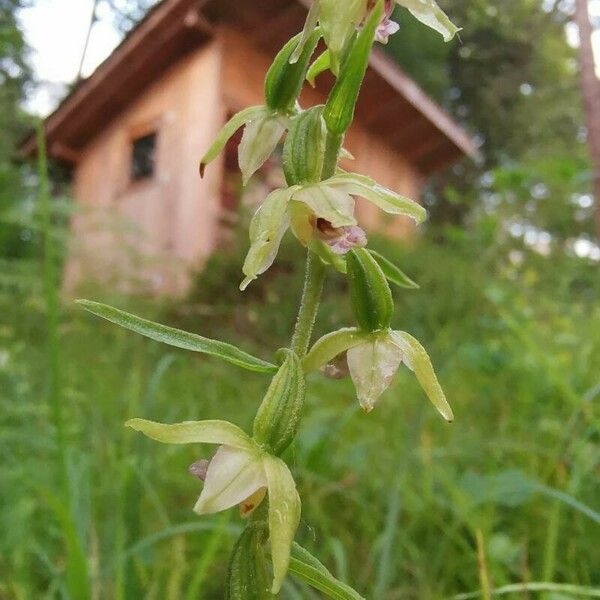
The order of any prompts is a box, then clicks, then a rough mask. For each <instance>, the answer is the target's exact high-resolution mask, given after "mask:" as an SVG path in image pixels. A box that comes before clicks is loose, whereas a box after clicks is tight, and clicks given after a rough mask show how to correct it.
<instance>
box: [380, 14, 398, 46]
mask: <svg viewBox="0 0 600 600" xmlns="http://www.w3.org/2000/svg"><path fill="white" fill-rule="evenodd" d="M399 29H400V25H398V23H396V21H392V20H391V19H389V18H388V17H384V18H383V19H382V20H381V23H379V25H378V26H377V30H376V31H375V39H376V40H377V41H378V42H379V43H380V44H387V43H388V40H389V38H390V35H394V34H395V33H396V32H397V31H398V30H399Z"/></svg>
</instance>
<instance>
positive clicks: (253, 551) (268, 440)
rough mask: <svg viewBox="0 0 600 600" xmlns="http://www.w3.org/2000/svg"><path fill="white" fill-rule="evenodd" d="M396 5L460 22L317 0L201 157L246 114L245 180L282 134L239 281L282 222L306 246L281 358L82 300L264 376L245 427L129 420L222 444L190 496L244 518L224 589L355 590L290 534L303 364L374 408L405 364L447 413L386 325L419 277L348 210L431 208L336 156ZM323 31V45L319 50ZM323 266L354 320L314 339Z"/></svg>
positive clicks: (388, 2) (444, 23)
mask: <svg viewBox="0 0 600 600" xmlns="http://www.w3.org/2000/svg"><path fill="white" fill-rule="evenodd" d="M396 4H399V5H401V6H403V7H405V8H406V9H408V11H410V12H411V13H412V14H413V15H414V16H415V17H416V18H417V19H419V20H420V21H422V22H423V23H425V24H426V25H428V26H430V27H432V28H433V29H435V30H436V31H438V32H439V33H440V34H441V35H442V36H443V37H444V39H445V40H449V39H451V38H452V37H453V36H454V34H455V33H456V32H457V31H458V29H457V28H456V27H455V26H454V25H453V24H452V23H451V22H450V20H449V19H448V17H447V16H446V15H445V14H444V13H443V12H442V10H441V9H440V8H439V7H438V5H437V4H436V2H435V1H434V0H395V2H394V1H392V0H385V1H384V0H378V1H376V0H315V1H314V2H313V4H312V6H311V8H310V10H309V13H308V17H307V20H306V25H305V27H304V30H303V31H302V32H300V33H299V34H298V35H297V36H295V37H294V38H292V39H291V40H290V41H289V42H288V43H287V44H286V45H285V46H284V47H283V48H282V49H281V51H280V52H279V54H278V55H277V56H276V58H275V60H274V62H273V64H272V66H271V67H270V69H269V71H268V72H267V75H266V79H265V104H264V105H263V106H256V107H251V108H247V109H245V110H243V111H241V112H240V113H238V114H237V115H235V116H234V117H233V118H232V119H231V120H230V121H229V122H228V123H227V124H226V125H225V126H224V127H223V129H222V130H221V132H220V133H219V134H218V136H217V138H216V140H215V142H214V143H213V145H212V146H211V147H210V148H209V150H208V151H207V153H206V155H205V156H204V157H203V158H202V161H201V165H200V172H201V174H203V173H204V170H205V168H206V166H207V165H208V163H210V162H211V161H212V160H213V159H214V158H215V157H216V156H218V154H219V153H220V152H221V151H222V150H223V148H224V147H225V145H226V143H227V141H228V140H229V139H230V137H231V136H232V135H233V134H234V133H235V132H236V131H237V130H238V129H239V128H240V127H242V126H243V127H244V132H243V137H242V140H241V142H240V145H239V165H240V169H241V171H242V176H243V180H244V182H247V181H248V180H249V178H250V177H251V176H252V175H253V173H255V172H256V171H257V169H259V168H260V167H261V165H263V163H264V162H265V161H266V160H267V159H268V158H269V156H270V155H271V154H272V153H273V151H274V150H275V148H276V146H277V145H278V144H279V143H280V141H281V139H282V137H283V136H284V135H285V141H284V146H283V170H284V174H285V179H286V183H287V187H285V188H282V189H277V190H275V191H273V192H272V193H270V194H269V195H268V196H267V197H266V198H265V200H264V201H263V202H262V204H261V205H260V207H259V208H258V210H257V211H256V214H255V215H254V217H253V218H252V221H251V224H250V232H249V236H250V248H249V250H248V254H247V256H246V259H245V261H244V264H243V267H242V271H243V274H244V277H243V280H242V283H241V285H240V288H241V289H242V290H244V289H245V288H246V287H247V286H248V285H250V284H251V283H252V281H253V280H254V279H256V278H257V277H259V276H260V274H261V273H263V272H264V271H266V270H267V269H268V268H269V267H270V266H271V265H272V264H273V262H274V261H275V260H276V257H277V252H278V248H279V245H280V242H281V240H282V238H283V236H284V234H285V233H286V231H287V230H288V229H289V230H291V232H292V233H293V235H294V236H295V237H296V238H297V240H298V242H299V243H300V244H302V245H303V246H305V247H306V248H307V264H306V278H305V284H304V290H303V294H302V299H301V303H300V310H299V313H298V318H297V321H296V324H295V328H294V332H293V335H292V339H291V343H290V347H289V348H286V349H281V350H279V351H278V352H277V353H275V363H271V362H268V361H264V360H262V359H259V358H256V357H254V356H251V355H250V354H248V353H246V352H244V351H243V350H240V349H239V348H237V347H235V346H233V345H231V344H227V343H225V342H220V341H216V340H211V339H208V338H204V337H202V336H199V335H196V334H193V333H188V332H185V331H180V330H177V329H173V328H171V327H167V326H164V325H160V324H157V323H153V322H151V321H147V320H145V319H142V318H140V317H137V316H135V315H132V314H129V313H125V312H123V311H120V310H118V309H116V308H112V307H109V306H106V305H102V304H98V303H95V302H90V301H86V300H81V301H79V302H80V303H81V304H82V305H83V307H84V308H86V309H87V310H89V311H91V312H92V313H94V314H97V315H99V316H101V317H103V318H105V319H108V320H109V321H112V322H114V323H116V324H118V325H121V326H124V327H126V328H128V329H131V330H133V331H136V332H138V333H141V334H143V335H145V336H147V337H150V338H152V339H155V340H158V341H161V342H164V343H167V344H170V345H173V346H177V347H179V348H185V349H188V350H192V351H196V352H202V353H206V354H210V355H213V356H217V357H219V358H221V359H223V360H226V361H228V362H230V363H232V364H234V365H236V366H238V367H242V368H245V369H248V370H251V371H255V372H259V373H264V374H270V375H272V380H271V383H270V385H269V387H268V390H267V392H266V395H265V397H264V398H263V400H262V403H261V404H260V406H259V409H258V412H257V414H256V417H255V420H254V427H253V432H252V435H249V434H248V433H246V432H244V431H243V430H242V429H240V428H239V427H237V426H236V425H234V424H232V423H229V422H227V421H218V420H212V421H188V422H184V423H176V424H170V425H166V424H162V423H155V422H152V421H147V420H144V419H132V420H130V421H128V422H127V423H126V425H127V426H128V427H131V428H132V429H135V430H137V431H140V432H142V433H143V434H145V435H147V436H148V437H150V438H152V439H154V440H157V441H159V442H163V443H167V444H214V445H216V446H217V447H218V448H217V450H216V453H215V454H214V455H213V456H212V458H211V459H210V460H204V461H199V462H197V463H194V465H192V467H190V470H191V472H192V473H193V474H195V475H196V476H197V477H198V478H200V479H201V480H202V481H203V482H204V484H203V489H202V493H201V494H200V497H199V498H198V501H197V502H196V505H195V507H194V510H195V511H196V512H197V513H198V514H200V515H202V514H208V513H215V512H218V511H223V510H226V509H229V508H231V507H233V506H236V505H237V506H239V510H240V513H241V516H242V517H244V518H245V519H247V524H246V526H245V527H244V529H243V532H242V534H241V536H240V537H239V539H238V541H237V543H236V544H235V546H234V549H233V552H232V555H231V560H230V566H229V575H228V580H227V583H226V590H225V596H226V597H227V598H229V599H230V600H237V599H244V600H252V599H262V598H272V597H273V596H275V595H277V594H279V592H280V590H281V587H282V584H283V582H284V578H285V576H286V573H287V572H288V569H291V570H292V571H293V572H294V574H295V575H297V576H299V577H300V578H302V579H304V580H305V581H306V582H308V583H310V584H311V585H313V586H315V587H316V588H318V589H320V590H321V591H323V592H325V593H327V594H328V595H331V596H332V597H335V598H355V599H356V598H360V597H361V596H360V595H359V594H358V593H357V592H355V591H354V590H352V589H351V588H349V587H348V586H346V585H345V584H343V583H341V582H339V581H337V580H335V579H334V578H333V576H332V575H331V574H330V573H329V572H328V571H327V569H326V568H325V567H324V566H323V565H322V564H321V563H320V562H319V561H318V560H317V559H316V558H314V557H313V556H311V555H310V554H309V553H308V552H307V551H306V550H305V549H303V548H302V547H300V546H299V545H297V544H296V543H295V542H294V537H295V533H296V529H297V527H298V523H299V520H300V497H299V495H298V492H297V490H296V485H295V483H294V479H293V476H292V473H291V472H290V469H289V468H288V466H287V465H286V463H285V462H284V460H283V459H282V458H281V456H282V454H283V453H284V451H285V450H286V448H288V447H289V445H290V444H291V443H292V441H293V439H294V437H295V435H296V432H297V429H298V426H299V422H300V417H301V413H302V407H303V401H304V393H305V377H306V375H307V374H308V373H310V372H312V371H318V370H321V371H322V372H324V373H325V374H327V373H330V374H333V375H339V374H343V373H345V372H349V374H350V377H351V378H352V381H353V382H354V385H355V387H356V393H357V396H358V400H359V402H360V404H361V406H362V407H363V408H364V409H365V411H366V412H369V411H370V410H372V409H373V407H374V406H375V403H376V402H377V400H378V398H379V397H380V396H381V395H382V394H383V392H384V391H385V390H386V389H387V387H388V386H389V385H390V383H391V381H392V379H393V377H394V375H395V373H396V371H397V370H398V367H399V366H400V364H401V363H404V364H405V365H406V366H407V367H408V368H409V369H411V370H412V371H413V372H414V373H415V375H416V377H417V379H418V381H419V383H420V384H421V386H422V387H423V390H424V391H425V393H426V394H427V396H428V397H429V399H430V400H431V401H432V403H433V404H434V406H435V407H436V408H437V409H438V411H439V412H440V413H441V415H442V416H443V417H444V418H445V419H447V420H448V421H451V420H452V410H451V409H450V406H449V405H448V403H447V402H446V399H445V396H444V393H443V391H442V389H441V387H440V385H439V383H438V380H437V378H436V376H435V373H434V371H433V368H432V365H431V361H430V360H429V357H428V355H427V353H426V351H425V350H424V349H423V347H422V346H421V344H420V343H419V342H418V341H417V340H416V339H415V338H414V337H412V336H411V335H409V334H408V333H406V332H403V331H393V330H392V329H391V328H390V322H391V318H392V313H393V309H394V305H393V300H392V294H391V291H390V287H389V284H388V281H391V282H393V283H395V284H397V285H399V286H401V287H405V288H411V287H417V286H416V284H414V282H412V281H411V280H410V279H409V278H408V277H407V276H406V275H405V274H404V273H403V272H402V271H400V269H398V268H397V267H396V266H395V265H394V264H392V263H391V262H390V261H388V260H387V259H386V258H385V257H383V256H381V255H380V254H378V253H376V252H374V251H371V250H369V249H367V248H366V246H367V237H366V234H365V232H364V231H363V230H362V229H361V228H360V227H359V225H358V223H357V221H356V217H355V214H354V198H355V197H356V196H359V197H362V198H366V199H367V200H369V201H371V202H372V203H374V204H375V205H376V206H377V207H379V208H380V209H381V210H383V211H385V212H386V213H389V214H392V215H406V216H407V217H410V218H412V219H413V220H414V221H416V222H417V223H420V222H422V221H423V220H424V219H425V217H426V213H425V210H424V209H423V208H422V207H421V206H420V205H419V204H417V203H416V202H414V201H412V200H410V199H408V198H405V197H403V196H400V195H398V194H397V193H395V192H394V191H392V190H389V189H387V188H385V187H383V186H381V185H379V184H377V183H376V182H375V181H373V180H372V179H370V178H369V177H366V176H364V175H359V174H356V173H349V172H346V171H344V170H342V169H341V168H340V167H339V166H338V161H339V159H340V157H341V156H348V153H347V152H346V151H345V150H344V149H343V147H342V144H343V140H344V134H345V132H346V131H347V129H348V127H349V126H350V125H351V123H352V121H353V117H354V108H355V104H356V100H357V98H358V94H359V91H360V88H361V85H362V82H363V78H364V75H365V72H366V69H367V65H368V60H369V55H370V52H371V49H372V47H373V44H374V43H375V42H381V43H385V42H386V41H387V37H388V36H389V35H390V34H392V33H394V32H395V31H396V30H397V29H398V25H397V24H396V23H395V22H393V21H392V20H391V14H392V11H393V9H394V7H395V5H396ZM321 41H322V42H323V43H324V46H325V50H324V51H323V52H322V53H321V54H320V55H319V56H318V57H316V58H313V55H314V53H315V50H316V48H317V45H318V44H319V42H321ZM325 70H330V71H331V72H332V73H333V74H334V75H335V83H334V85H333V87H332V89H331V91H330V93H329V96H328V98H327V101H326V103H325V104H324V105H319V106H313V107H310V108H303V107H301V106H300V104H299V100H298V98H299V95H300V92H301V90H302V87H303V85H304V83H305V81H306V80H308V81H310V82H312V81H314V79H315V78H316V77H317V76H318V75H319V74H320V73H322V72H324V71H325ZM328 269H334V270H335V271H338V272H340V273H343V274H344V275H345V276H346V278H347V281H348V287H349V292H350V296H351V301H352V306H353V311H354V315H355V318H356V326H354V327H348V328H345V329H341V330H339V331H334V332H332V333H329V334H328V335H325V336H324V337H322V338H321V339H320V340H318V341H317V342H315V343H314V344H313V345H312V347H311V346H310V340H311V333H312V329H313V325H314V322H315V318H316V313H317V308H318V304H319V299H320V295H321V290H322V286H323V280H324V277H325V274H326V271H327V270H328Z"/></svg>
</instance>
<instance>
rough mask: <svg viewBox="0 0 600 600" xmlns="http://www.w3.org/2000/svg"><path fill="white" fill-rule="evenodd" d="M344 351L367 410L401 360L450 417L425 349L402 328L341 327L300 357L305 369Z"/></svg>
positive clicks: (443, 415)
mask: <svg viewBox="0 0 600 600" xmlns="http://www.w3.org/2000/svg"><path fill="white" fill-rule="evenodd" d="M344 353H345V354H346V359H347V364H348V369H349V372H350V377H351V378H352V382H353V383H354V387H355V388H356V393H357V396H358V400H359V402H360V405H361V406H362V408H363V409H364V410H365V411H366V412H370V411H371V410H373V408H374V407H375V403H376V402H377V400H378V399H379V397H380V396H381V395H382V394H383V392H385V390H387V388H388V387H389V386H390V384H391V382H392V380H393V378H394V375H395V374H396V372H397V371H398V368H399V367H400V365H401V364H402V363H404V364H405V365H406V366H407V367H408V368H409V369H410V370H411V371H413V372H414V374H415V375H416V377H417V379H418V381H419V383H420V384H421V387H422V388H423V391H424V392H425V393H426V394H427V396H428V398H429V400H430V401H431V403H432V404H433V405H434V406H435V408H436V409H437V410H438V411H439V413H440V414H441V415H442V417H444V419H446V420H447V421H453V420H454V415H453V413H452V408H450V405H449V404H448V401H447V400H446V396H445V394H444V391H443V390H442V388H441V386H440V384H439V381H438V379H437V376H436V374H435V371H434V370H433V366H432V364H431V359H430V358H429V355H428V354H427V351H426V350H425V348H423V346H422V345H421V344H420V343H419V342H418V340H416V339H415V338H414V337H413V336H412V335H410V334H408V333H406V332H405V331H393V330H391V329H386V330H382V331H376V332H365V331H361V330H360V329H357V328H353V327H352V328H346V329H340V330H339V331H335V332H333V333H330V334H328V335H325V336H323V337H322V338H321V339H320V340H318V341H317V342H316V343H315V344H314V346H313V347H312V348H311V350H310V352H309V353H308V354H307V356H306V357H305V359H304V361H303V367H304V370H305V372H307V373H308V372H309V371H313V370H317V369H320V368H322V367H324V366H325V365H327V364H329V363H331V362H332V361H334V360H335V359H336V358H337V357H339V356H340V355H343V354H344Z"/></svg>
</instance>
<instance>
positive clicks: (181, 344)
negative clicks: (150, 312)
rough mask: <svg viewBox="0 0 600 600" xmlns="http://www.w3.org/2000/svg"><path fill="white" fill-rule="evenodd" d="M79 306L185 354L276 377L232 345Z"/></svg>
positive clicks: (104, 308)
mask: <svg viewBox="0 0 600 600" xmlns="http://www.w3.org/2000/svg"><path fill="white" fill-rule="evenodd" d="M75 302H76V303H77V304H79V305H80V306H82V307H83V308H84V309H85V310H87V311H89V312H91V313H93V314H95V315H97V316H98V317H102V318H103V319H106V320H107V321H110V322H111V323H114V324H115V325H120V326H121V327H124V328H125V329H129V330H130V331H135V332H136V333H139V334H141V335H144V336H146V337H148V338H150V339H152V340H156V341H157V342H162V343H163V344H168V345H169V346H175V347H176V348H183V349H184V350H192V351H193V352H200V353H202V354H209V355H211V356H216V357H218V358H221V359H223V360H225V361H227V362H230V363H232V364H234V365H237V366H238V367H242V368H244V369H247V370H248V371H256V372H258V373H274V372H275V371H276V370H277V367H276V366H275V365H273V364H271V363H269V362H267V361H264V360H262V359H260V358H256V357H255V356H252V355H251V354H248V353H247V352H244V351H243V350H240V349H239V348H237V347H236V346H233V345H231V344H227V343H225V342H220V341H218V340H211V339H209V338H205V337H202V336H200V335H197V334H195V333H189V332H188V331H182V330H181V329H175V328H174V327H168V326H167V325H161V324H159V323H154V322H152V321H148V320H146V319H142V318H141V317H138V316H136V315H132V314H131V313H128V312H125V311H123V310H119V309H118V308H114V307H112V306H108V305H106V304H101V303H99V302H92V301H91V300H76V301H75Z"/></svg>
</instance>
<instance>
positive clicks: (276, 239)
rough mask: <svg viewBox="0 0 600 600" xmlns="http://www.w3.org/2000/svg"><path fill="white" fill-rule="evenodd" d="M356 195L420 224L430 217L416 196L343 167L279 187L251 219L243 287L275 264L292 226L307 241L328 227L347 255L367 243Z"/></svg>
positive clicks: (339, 250) (336, 247) (334, 243)
mask: <svg viewBox="0 0 600 600" xmlns="http://www.w3.org/2000/svg"><path fill="white" fill-rule="evenodd" d="M353 196H362V197H363V198H366V199H367V200H370V201H371V202H372V203H373V204H375V205H376V206H378V207H379V208H381V209H382V210H383V211H385V212H386V213H389V214H394V215H405V216H408V217H411V218H412V219H414V221H415V222H416V223H421V222H422V221H424V220H425V217H426V215H427V212H426V210H425V209H424V208H423V207H422V206H421V205H420V204H418V203H417V202H415V201H414V200H410V199H409V198H406V197H404V196H400V195H399V194H396V193H395V192H393V191H391V190H389V189H387V188H385V187H383V186H381V185H379V184H377V183H375V181H373V180H372V179H370V178H369V177H365V176H364V175H358V174H356V173H343V172H342V173H338V174H337V175H334V176H333V177H331V178H329V179H326V180H325V181H322V182H320V183H310V184H306V185H293V186H291V187H289V188H285V189H278V190H275V191H273V192H271V193H270V194H269V195H268V196H267V198H266V199H265V201H264V202H263V203H262V205H261V206H260V207H259V209H258V210H257V212H256V214H255V215H254V217H253V218H252V222H251V223H250V249H249V251H248V254H247V256H246V260H245V262H244V266H243V269H242V270H243V272H244V275H245V276H246V277H245V279H244V280H243V281H242V283H241V285H240V289H242V290H244V289H246V287H247V286H248V285H249V284H250V282H251V281H253V280H254V279H256V278H257V277H258V276H259V275H260V274H262V273H264V272H265V271H266V270H267V269H268V268H269V267H270V266H271V265H272V264H273V262H274V260H275V257H276V256H277V252H278V250H279V245H280V244H281V240H282V238H283V236H284V234H285V232H286V231H287V229H288V227H290V225H291V227H292V231H293V233H294V234H295V235H296V237H297V238H298V239H299V240H300V241H301V242H302V243H303V244H305V245H308V243H309V242H310V240H311V239H312V238H313V236H315V237H316V238H317V239H321V240H323V238H326V236H327V232H326V231H324V230H327V231H328V232H329V233H330V234H332V235H331V238H330V241H331V242H332V243H331V244H329V245H330V247H331V248H332V250H333V252H334V253H338V254H343V253H344V252H347V251H348V250H350V249H351V248H353V247H362V246H364V245H365V241H366V240H365V238H364V232H363V231H362V230H361V229H360V228H357V227H356V225H357V221H356V218H355V217H354V198H353ZM319 223H320V224H321V227H320V229H319ZM315 229H316V230H317V231H316V232H315ZM325 241H326V243H327V240H325Z"/></svg>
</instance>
